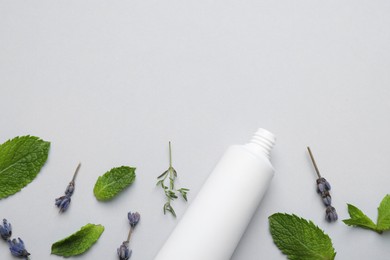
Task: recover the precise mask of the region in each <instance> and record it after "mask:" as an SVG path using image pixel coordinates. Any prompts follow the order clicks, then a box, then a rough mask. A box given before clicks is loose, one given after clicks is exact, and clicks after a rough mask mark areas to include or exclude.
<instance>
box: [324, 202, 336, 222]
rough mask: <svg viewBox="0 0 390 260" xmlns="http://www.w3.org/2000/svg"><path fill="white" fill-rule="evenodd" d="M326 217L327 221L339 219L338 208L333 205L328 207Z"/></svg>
mask: <svg viewBox="0 0 390 260" xmlns="http://www.w3.org/2000/svg"><path fill="white" fill-rule="evenodd" d="M325 218H326V220H327V221H329V222H332V221H336V220H337V219H338V216H337V213H336V209H335V208H334V207H332V206H328V207H326V215H325Z"/></svg>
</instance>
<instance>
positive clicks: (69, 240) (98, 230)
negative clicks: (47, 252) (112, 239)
mask: <svg viewBox="0 0 390 260" xmlns="http://www.w3.org/2000/svg"><path fill="white" fill-rule="evenodd" d="M103 231H104V227H103V226H102V225H95V224H87V225H85V226H83V227H82V228H81V229H80V230H79V231H77V232H76V233H74V234H72V235H70V236H68V237H66V238H64V239H61V240H59V241H57V242H55V243H54V244H53V245H52V246H51V253H52V254H54V255H59V256H64V257H70V256H75V255H80V254H82V253H84V252H85V251H87V250H88V249H89V248H90V247H91V246H92V245H93V244H95V242H96V241H97V240H98V239H99V237H100V236H101V234H102V233H103Z"/></svg>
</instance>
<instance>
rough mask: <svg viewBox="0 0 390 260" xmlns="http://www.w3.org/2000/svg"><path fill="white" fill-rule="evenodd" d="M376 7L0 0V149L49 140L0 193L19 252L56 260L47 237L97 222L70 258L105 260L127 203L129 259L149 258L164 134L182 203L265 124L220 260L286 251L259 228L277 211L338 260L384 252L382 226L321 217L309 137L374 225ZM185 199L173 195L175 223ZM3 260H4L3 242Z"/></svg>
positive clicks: (383, 134) (381, 86) (384, 156)
mask: <svg viewBox="0 0 390 260" xmlns="http://www.w3.org/2000/svg"><path fill="white" fill-rule="evenodd" d="M389 13H390V2H389V1H385V0H383V1H357V0H351V1H333V0H332V1H313V0H307V1H287V0H286V1H274V0H272V1H271V0H269V1H255V0H248V1H229V0H215V1H203V0H197V1H182V0H180V1H173V0H165V1H149V0H144V1H119V0H118V1H115V0H114V1H100V0H89V1H79V0H77V1H75V0H67V1H61V0H58V1H48V0H46V1H43V0H39V1H38V0H36V1H15V0H0V126H1V131H0V133H1V135H0V139H1V140H0V143H2V142H4V141H6V140H7V139H9V138H12V137H15V136H18V135H26V134H31V135H37V136H40V137H41V138H43V139H45V140H48V141H51V150H50V155H49V159H48V161H47V163H46V165H45V166H44V168H43V169H42V171H41V172H40V174H39V175H38V177H37V178H36V179H35V180H34V181H33V182H32V183H31V184H30V185H28V186H27V187H26V188H25V189H23V191H22V192H20V193H17V194H15V195H14V196H11V197H9V198H7V199H4V200H1V201H0V218H4V217H6V218H7V219H8V220H9V221H10V222H12V224H13V227H14V234H15V236H20V237H21V238H23V239H24V240H25V243H26V245H27V248H28V250H29V251H31V253H32V256H33V258H32V259H58V257H57V256H51V255H50V246H51V244H52V243H53V242H55V241H57V240H59V239H61V238H63V237H65V236H67V235H69V234H71V233H73V232H74V231H76V230H78V229H79V228H80V227H81V226H82V225H84V224H86V223H89V222H90V223H100V224H103V225H104V226H105V227H106V230H105V232H104V234H103V235H102V237H101V238H100V240H99V241H98V243H97V244H96V245H95V246H94V247H93V248H91V250H89V251H88V252H87V253H86V254H85V255H83V256H81V257H79V259H117V257H116V248H117V247H118V246H119V245H120V243H121V242H122V241H123V240H124V239H125V237H126V235H127V231H128V224H127V221H126V214H127V212H128V211H129V210H132V211H135V210H136V211H139V212H140V213H141V214H142V221H141V222H140V224H139V226H138V227H137V229H136V231H135V233H134V236H133V239H132V241H131V248H133V250H134V254H133V257H132V259H138V260H140V259H141V260H149V259H153V257H154V256H155V254H156V253H157V251H158V250H159V248H160V246H161V245H162V244H163V243H164V241H165V239H166V238H167V236H168V235H169V233H170V232H171V230H172V229H173V228H174V226H175V225H176V223H177V220H175V219H173V218H172V217H171V216H169V215H167V216H164V215H163V213H162V205H163V203H164V197H163V194H162V193H161V190H160V189H158V188H155V186H154V184H155V181H156V180H155V178H156V176H158V175H159V174H160V173H161V172H162V171H164V170H165V169H166V168H167V167H168V141H169V140H171V141H172V144H173V156H174V158H173V162H174V166H175V168H176V169H177V171H178V173H179V184H180V185H182V186H185V187H189V188H190V189H191V192H190V193H189V203H191V201H192V200H193V198H194V197H195V195H196V194H197V192H198V191H199V189H200V188H201V185H202V183H203V182H204V181H205V180H206V178H207V176H208V174H209V173H210V171H211V170H212V169H213V166H214V165H215V163H216V162H217V161H218V159H219V157H220V156H221V155H222V153H223V152H224V150H225V149H226V148H227V147H228V146H229V145H231V144H243V143H245V142H247V141H248V140H249V139H250V138H251V136H252V134H253V133H254V132H255V131H256V130H257V128H258V127H264V128H267V129H269V130H270V131H272V132H274V133H275V134H276V135H277V137H278V140H277V144H276V146H275V148H274V150H273V158H272V161H273V164H274V166H275V168H276V171H277V172H276V175H275V178H274V180H273V182H272V185H271V187H270V189H269V191H268V193H267V195H266V197H265V198H264V200H263V202H262V204H261V206H260V208H259V210H258V211H257V213H256V215H255V216H254V218H253V220H252V222H251V223H250V225H249V228H248V230H247V232H246V233H245V235H244V237H243V239H242V241H241V243H240V244H239V246H238V247H237V250H236V252H235V254H234V256H233V257H232V259H234V260H256V259H286V258H285V256H284V255H282V254H281V253H280V252H279V250H278V249H277V248H276V246H274V244H273V242H272V238H271V236H270V234H269V231H268V220H267V218H268V216H269V215H271V214H273V213H275V212H288V213H295V214H297V215H299V216H302V217H304V218H307V219H310V220H313V221H314V222H315V223H316V224H318V225H319V226H320V227H321V228H322V229H324V230H325V231H326V233H328V234H329V235H330V236H331V238H332V240H333V242H334V247H335V248H336V250H337V259H379V260H380V259H388V255H389V254H390V246H389V245H390V233H385V234H383V235H378V234H376V233H374V232H370V231H367V230H361V229H354V228H350V227H347V226H345V225H344V224H343V223H342V222H341V221H339V222H337V223H335V224H328V223H326V222H325V220H324V207H323V205H322V204H321V201H320V198H319V196H318V195H317V194H316V192H315V187H314V183H315V179H316V176H315V173H314V169H313V167H312V165H311V163H310V161H309V157H308V154H307V152H306V146H307V145H310V146H311V147H312V150H313V152H314V155H315V157H316V158H317V161H318V164H319V167H320V170H321V171H322V173H323V175H324V176H325V177H326V178H327V179H328V180H329V181H330V182H331V184H332V185H333V190H332V195H333V199H334V205H335V207H336V208H337V210H338V213H339V216H340V219H345V218H347V217H348V213H347V209H346V203H352V204H355V205H356V206H358V207H360V208H361V209H362V210H364V212H365V213H366V214H367V215H368V216H370V217H371V218H373V219H374V220H376V216H377V212H376V211H377V210H376V208H377V206H378V205H379V203H380V201H381V199H382V198H383V196H384V195H385V194H387V193H389V184H390V160H389V157H390V137H389V133H390V124H389V115H388V113H389V110H390V102H389V99H390V88H389V84H390V73H389V69H390V47H389V46H390V31H389V28H390V16H389ZM79 161H81V162H82V167H81V170H80V173H79V176H78V178H77V183H76V191H75V194H74V196H73V201H72V204H71V206H70V209H69V211H68V212H66V213H65V214H63V215H59V214H58V210H57V208H55V207H54V205H53V201H54V198H56V197H58V196H60V195H62V194H63V191H64V189H65V187H66V185H67V184H68V182H69V181H70V179H71V176H72V173H73V171H74V169H75V167H76V165H77V163H78V162H79ZM120 165H131V166H136V167H137V179H136V181H135V183H134V184H133V185H132V186H131V187H130V188H129V189H127V190H126V191H125V192H123V193H122V194H120V196H118V197H117V198H116V199H114V200H113V201H111V202H109V203H100V202H97V201H96V199H95V198H94V196H93V193H92V189H93V185H94V183H95V181H96V178H97V177H98V176H99V175H101V174H103V173H104V172H106V171H107V170H109V169H110V168H112V167H115V166H120ZM189 203H188V204H189ZM188 204H186V203H184V202H182V201H180V200H178V201H177V202H175V203H174V208H175V209H176V211H177V213H178V216H179V218H180V217H181V216H182V214H183V213H184V212H185V209H186V208H187V206H188ZM205 214H207V213H205ZM235 214H239V212H236V213H235ZM199 228H202V225H201V223H199ZM188 235H189V236H190V235H191V234H188ZM215 243H218V241H215ZM199 250H202V249H201V248H199ZM0 259H11V256H10V254H9V252H8V249H7V246H6V244H5V243H3V242H1V243H0Z"/></svg>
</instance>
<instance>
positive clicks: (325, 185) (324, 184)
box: [317, 177, 331, 193]
mask: <svg viewBox="0 0 390 260" xmlns="http://www.w3.org/2000/svg"><path fill="white" fill-rule="evenodd" d="M330 189H331V187H330V184H329V182H328V181H327V180H326V179H325V178H323V177H320V178H318V179H317V192H318V193H323V192H325V191H329V190H330Z"/></svg>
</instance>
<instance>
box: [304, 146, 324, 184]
mask: <svg viewBox="0 0 390 260" xmlns="http://www.w3.org/2000/svg"><path fill="white" fill-rule="evenodd" d="M307 150H308V151H309V155H310V158H311V161H312V162H313V165H314V169H315V170H316V173H317V176H318V178H321V174H320V171H319V170H318V167H317V163H316V160H314V156H313V154H312V152H311V150H310V147H309V146H308V147H307Z"/></svg>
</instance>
